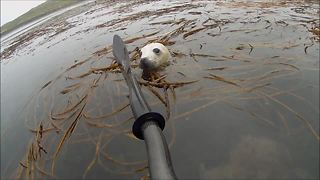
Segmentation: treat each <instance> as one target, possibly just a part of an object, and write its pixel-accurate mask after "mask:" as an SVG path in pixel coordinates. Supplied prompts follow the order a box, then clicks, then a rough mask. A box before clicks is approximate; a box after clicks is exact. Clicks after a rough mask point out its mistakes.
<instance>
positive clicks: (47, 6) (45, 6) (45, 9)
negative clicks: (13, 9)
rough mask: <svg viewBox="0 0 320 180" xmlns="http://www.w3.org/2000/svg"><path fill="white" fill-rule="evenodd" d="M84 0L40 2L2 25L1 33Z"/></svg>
mask: <svg viewBox="0 0 320 180" xmlns="http://www.w3.org/2000/svg"><path fill="white" fill-rule="evenodd" d="M81 1H83V0H47V1H46V2H44V3H42V4H40V5H39V6H37V7H35V8H32V9H31V10H30V11H28V12H26V13H25V14H23V15H21V16H19V17H18V18H16V19H15V20H13V21H10V22H8V23H6V24H4V25H3V26H1V35H4V34H7V33H9V32H10V31H12V30H14V29H16V28H18V27H21V26H23V25H25V24H27V23H29V22H31V21H34V20H36V19H39V18H41V17H43V16H45V15H47V14H50V13H52V12H54V11H57V10H59V9H62V8H65V7H67V6H71V5H73V4H76V3H79V2H81Z"/></svg>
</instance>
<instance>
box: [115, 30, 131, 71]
mask: <svg viewBox="0 0 320 180" xmlns="http://www.w3.org/2000/svg"><path fill="white" fill-rule="evenodd" d="M112 50H113V55H114V57H115V58H116V61H117V63H118V64H121V65H122V68H123V70H124V71H125V72H128V70H129V68H130V66H129V53H128V50H127V48H126V45H125V44H124V42H123V40H122V39H121V37H120V36H118V35H114V36H113V44H112Z"/></svg>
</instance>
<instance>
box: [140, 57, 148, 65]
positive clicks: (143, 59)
mask: <svg viewBox="0 0 320 180" xmlns="http://www.w3.org/2000/svg"><path fill="white" fill-rule="evenodd" d="M147 61H148V58H141V59H140V63H143V64H146V63H147Z"/></svg>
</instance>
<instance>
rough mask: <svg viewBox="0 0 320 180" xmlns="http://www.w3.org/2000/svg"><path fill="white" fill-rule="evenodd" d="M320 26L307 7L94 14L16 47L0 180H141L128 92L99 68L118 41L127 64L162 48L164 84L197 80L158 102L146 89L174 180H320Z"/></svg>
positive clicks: (152, 6) (118, 7) (45, 28)
mask: <svg viewBox="0 0 320 180" xmlns="http://www.w3.org/2000/svg"><path fill="white" fill-rule="evenodd" d="M318 16H319V5H318V4H317V2H316V1H290V2H287V1H279V2H273V1H243V2H237V3H236V2H232V1H214V2H211V1H210V2H207V1H194V2H192V3H184V2H180V1H173V2H168V1H161V2H152V3H151V2H139V1H130V2H123V3H118V4H114V3H111V2H108V1H106V2H105V1H98V3H97V4H95V3H94V2H92V3H88V4H86V5H83V6H81V7H77V8H74V9H72V10H69V11H67V12H66V13H64V14H62V15H60V16H58V17H57V18H56V19H54V20H48V22H45V23H43V24H41V25H40V26H38V27H36V28H34V29H31V30H30V31H28V32H25V33H24V34H22V35H20V36H18V37H14V38H12V39H11V40H10V41H11V43H13V44H11V45H8V44H5V46H3V47H2V49H1V142H2V144H1V145H2V146H1V157H2V158H1V171H2V174H1V178H12V177H23V178H29V177H30V178H35V179H38V178H39V177H45V178H52V177H57V178H61V179H64V178H81V177H85V178H88V179H90V178H91V179H93V178H104V179H105V178H110V179H114V178H121V179H123V178H128V179H132V178H135V179H139V178H145V177H147V176H148V170H147V169H146V167H147V163H146V160H147V159H146V155H145V146H144V143H143V142H142V141H140V140H137V139H135V138H134V137H133V136H132V134H131V133H130V129H131V125H132V123H133V119H132V118H131V117H132V114H131V110H130V108H129V106H128V103H129V101H128V98H127V94H128V92H127V88H126V84H125V82H124V81H123V77H122V75H121V73H119V69H118V68H117V67H115V68H109V69H108V70H106V69H105V67H108V66H109V65H110V64H111V63H112V60H113V55H112V53H111V50H112V49H111V43H112V37H113V35H114V34H118V35H120V36H121V37H122V38H123V39H124V40H126V42H127V47H128V49H129V51H132V53H131V54H130V55H131V57H132V60H133V61H132V64H133V65H134V64H137V61H136V59H137V58H134V55H135V51H134V49H135V48H136V47H138V48H142V47H143V45H144V44H146V43H147V42H148V41H160V42H163V43H167V47H168V48H169V50H170V52H171V53H172V58H171V59H170V60H171V65H170V66H168V67H167V68H166V69H165V70H164V71H161V72H160V74H166V75H167V77H166V78H165V80H166V81H167V82H189V81H196V82H194V83H191V84H186V85H183V86H181V87H176V88H174V93H173V91H172V90H171V89H170V88H169V89H168V90H167V93H166V91H164V89H163V88H157V87H152V88H153V90H155V91H157V92H158V93H159V94H160V95H161V97H162V98H163V99H165V95H166V94H167V95H168V99H167V100H164V101H165V103H162V102H161V101H160V100H159V98H157V97H156V96H155V94H153V93H151V91H150V89H148V88H147V87H145V86H143V90H144V92H145V94H146V96H147V99H148V101H149V102H150V104H151V105H152V108H153V109H154V110H156V111H159V112H162V113H163V114H164V115H165V116H166V117H169V118H167V125H166V128H165V131H164V133H165V136H166V139H167V141H168V144H169V146H170V152H171V157H172V161H173V165H174V169H175V171H176V174H177V176H178V177H179V178H180V179H185V178H191V179H199V178H201V179H214V178H217V179H220V178H232V179H234V178H250V179H265V178H268V179H270V178H277V179H279V178H280V179H281V178H283V179H288V178H312V179H319V171H318V169H319V35H317V32H319V20H318V19H317V17H318ZM198 28H202V29H200V30H199V31H193V30H196V29H198ZM192 32H194V34H192ZM136 37H138V38H136ZM10 41H9V42H10ZM15 43H18V44H15ZM6 49H7V50H6ZM9 50H10V51H9ZM97 68H98V69H97ZM101 68H102V69H101ZM103 68H104V69H103ZM134 71H135V73H136V74H137V75H140V74H141V71H140V70H139V69H138V68H135V69H134ZM168 102H169V104H170V106H165V104H168ZM31 130H32V131H31ZM40 147H43V148H44V150H41V148H40ZM40 154H41V156H40Z"/></svg>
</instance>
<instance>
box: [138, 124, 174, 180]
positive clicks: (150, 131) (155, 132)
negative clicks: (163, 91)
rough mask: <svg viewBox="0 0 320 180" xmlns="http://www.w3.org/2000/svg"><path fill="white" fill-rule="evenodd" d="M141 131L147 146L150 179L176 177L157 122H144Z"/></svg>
mask: <svg viewBox="0 0 320 180" xmlns="http://www.w3.org/2000/svg"><path fill="white" fill-rule="evenodd" d="M142 131H143V137H144V141H145V144H146V147H147V153H148V164H149V172H150V175H151V179H157V180H158V179H161V180H162V179H165V180H167V179H168V180H169V179H170V180H171V179H177V178H176V175H175V173H174V170H173V166H172V163H171V158H170V153H169V149H168V145H167V143H166V140H165V138H164V136H163V134H162V130H161V129H160V128H159V126H158V124H157V123H156V122H153V121H148V122H145V123H144V125H143V126H142Z"/></svg>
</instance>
